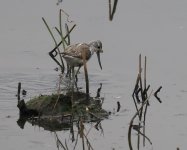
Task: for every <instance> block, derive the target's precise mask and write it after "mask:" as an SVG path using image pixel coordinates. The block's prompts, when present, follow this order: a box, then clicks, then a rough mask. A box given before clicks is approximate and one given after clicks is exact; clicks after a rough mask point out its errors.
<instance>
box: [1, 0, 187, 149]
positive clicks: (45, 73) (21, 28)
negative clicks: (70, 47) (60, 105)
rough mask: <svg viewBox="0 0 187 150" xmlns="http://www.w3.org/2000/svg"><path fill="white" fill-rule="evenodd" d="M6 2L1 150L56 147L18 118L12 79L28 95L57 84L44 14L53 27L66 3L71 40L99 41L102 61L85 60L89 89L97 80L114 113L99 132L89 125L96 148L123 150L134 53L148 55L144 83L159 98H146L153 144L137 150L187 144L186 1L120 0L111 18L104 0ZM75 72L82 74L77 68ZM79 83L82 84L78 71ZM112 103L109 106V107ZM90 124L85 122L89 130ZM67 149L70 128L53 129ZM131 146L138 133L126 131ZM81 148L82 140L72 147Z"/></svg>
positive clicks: (93, 89) (135, 68)
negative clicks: (71, 23) (72, 26)
mask: <svg viewBox="0 0 187 150" xmlns="http://www.w3.org/2000/svg"><path fill="white" fill-rule="evenodd" d="M56 2H57V1H51V0H39V1H38V0H32V1H23V0H15V1H11V2H10V1H5V0H2V1H1V2H0V18H1V28H0V33H1V34H0V43H1V44H0V52H1V55H0V70H1V71H0V146H1V149H4V150H20V149H27V150H32V149H34V150H42V149H45V150H51V149H57V148H56V143H55V138H54V134H53V133H51V132H49V131H45V130H44V129H43V128H39V127H34V126H32V125H31V124H29V123H26V125H25V128H24V130H22V129H20V128H19V126H18V125H17V123H16V121H17V120H18V118H19V111H18V109H17V107H16V105H17V100H16V97H15V94H16V92H17V83H18V82H22V86H23V88H24V89H26V90H27V91H28V95H27V97H26V100H29V99H30V98H32V97H34V96H37V95H39V94H41V93H42V94H45V93H52V92H55V90H56V84H57V83H58V74H59V73H58V72H55V71H54V68H55V67H56V64H55V63H54V62H53V61H52V60H51V59H50V57H49V56H48V52H49V51H50V50H51V49H53V47H54V44H53V42H52V40H51V38H50V36H49V34H48V31H47V30H46V28H45V26H44V24H43V22H42V19H41V18H42V17H44V18H45V19H46V20H47V22H48V23H49V25H50V26H51V27H54V26H57V25H58V12H59V9H60V8H62V9H64V10H65V11H66V12H67V13H68V14H69V15H70V19H71V20H74V21H75V23H76V24H77V27H76V29H75V30H74V31H73V33H72V34H71V42H72V43H75V42H82V41H85V42H89V41H91V40H94V39H100V40H101V41H102V42H103V50H104V53H103V54H102V56H101V57H102V58H101V60H102V65H103V70H102V71H101V70H100V69H99V66H98V63H97V59H96V57H93V58H92V59H91V60H90V61H89V63H88V68H89V75H90V76H89V77H90V92H91V93H92V95H95V93H96V91H97V88H98V87H99V83H103V89H102V93H101V95H102V96H103V97H105V102H104V105H103V107H104V108H105V109H106V110H108V111H112V112H113V111H115V110H116V102H117V101H120V103H121V105H122V108H121V110H120V112H118V113H115V114H112V115H111V116H110V118H109V119H107V120H104V121H102V127H103V130H104V134H102V133H101V132H100V131H97V130H95V129H92V130H91V132H90V134H89V139H91V143H92V146H93V147H94V149H98V150H99V149H102V150H103V149H104V150H110V149H112V148H115V149H116V150H120V149H121V150H124V149H129V148H128V139H127V133H128V126H129V121H130V119H131V117H132V116H133V114H134V113H135V108H134V104H133V101H132V98H131V94H132V91H133V88H134V84H135V80H136V75H137V72H138V55H139V54H140V53H141V54H142V56H145V55H146V56H147V57H148V68H147V70H148V72H147V82H148V83H150V84H151V89H153V90H156V89H157V88H158V87H159V86H160V85H162V86H163V89H162V90H161V92H160V93H159V96H160V97H161V99H162V101H163V103H162V104H159V103H158V102H157V101H156V100H155V98H153V97H152V98H151V102H150V103H151V106H150V107H149V112H148V115H147V119H146V120H147V126H146V135H147V136H148V137H149V138H150V139H151V141H152V143H153V145H152V146H151V145H149V143H148V142H147V143H146V147H144V148H141V149H149V150H150V149H154V150H162V149H168V150H169V149H176V147H180V148H181V149H186V147H187V144H186V142H187V140H186V139H187V130H186V129H187V121H186V120H187V110H186V105H187V102H186V98H187V79H186V77H187V70H186V67H185V65H186V64H187V60H186V56H187V51H186V49H187V44H186V39H187V9H186V8H187V2H186V1H184V0H181V1H175V0H164V1H163V0H157V1H154V0H149V1H148V0H135V1H132V0H126V1H119V4H118V7H117V10H116V14H115V15H114V19H113V21H112V22H111V21H109V19H108V1H100V0H95V1H92V0H77V1H73V0H63V2H62V3H61V4H60V5H58V6H57V5H56ZM81 72H83V71H82V70H81ZM80 78H82V80H80V85H83V86H84V82H83V81H84V80H83V79H84V78H83V74H80ZM114 109H115V110H114ZM91 126H92V125H91V124H86V128H87V130H88V129H89V128H90V127H91ZM57 134H58V135H59V137H60V139H61V140H62V141H64V140H65V139H66V140H67V142H68V145H69V146H70V147H72V146H73V145H72V143H71V139H70V136H69V134H70V133H69V131H60V132H58V133H57ZM132 139H133V144H134V147H136V139H137V137H136V132H133V134H132ZM78 147H80V145H78Z"/></svg>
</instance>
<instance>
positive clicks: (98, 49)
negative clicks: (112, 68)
mask: <svg viewBox="0 0 187 150" xmlns="http://www.w3.org/2000/svg"><path fill="white" fill-rule="evenodd" d="M89 45H90V46H91V47H92V50H93V52H95V53H96V54H97V58H98V62H99V66H100V68H101V70H102V65H101V60H100V53H103V49H102V43H101V41H100V40H97V41H93V42H90V44H89Z"/></svg>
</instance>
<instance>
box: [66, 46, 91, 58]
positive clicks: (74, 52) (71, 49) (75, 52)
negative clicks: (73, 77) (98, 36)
mask: <svg viewBox="0 0 187 150" xmlns="http://www.w3.org/2000/svg"><path fill="white" fill-rule="evenodd" d="M83 51H85V52H86V59H87V60H88V59H89V58H90V56H91V52H90V50H89V45H88V44H86V43H82V44H74V45H70V46H68V47H67V48H66V49H65V51H64V52H63V53H62V54H64V55H68V56H72V57H77V58H82V52H83Z"/></svg>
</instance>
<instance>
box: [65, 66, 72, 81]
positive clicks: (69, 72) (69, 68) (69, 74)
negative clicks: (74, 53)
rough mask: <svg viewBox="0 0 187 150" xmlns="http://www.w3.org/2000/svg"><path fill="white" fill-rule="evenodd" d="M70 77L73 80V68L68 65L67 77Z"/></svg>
mask: <svg viewBox="0 0 187 150" xmlns="http://www.w3.org/2000/svg"><path fill="white" fill-rule="evenodd" d="M68 76H69V77H70V78H71V67H70V65H68V64H67V73H66V77H68Z"/></svg>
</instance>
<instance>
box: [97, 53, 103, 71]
mask: <svg viewBox="0 0 187 150" xmlns="http://www.w3.org/2000/svg"><path fill="white" fill-rule="evenodd" d="M97 59H98V62H99V66H100V68H101V70H102V66H101V59H100V52H97Z"/></svg>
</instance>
